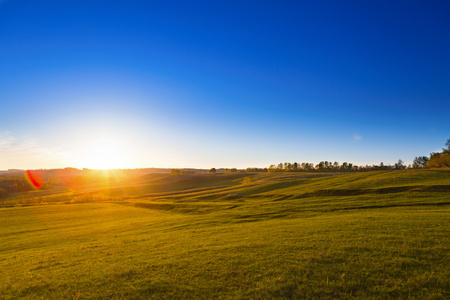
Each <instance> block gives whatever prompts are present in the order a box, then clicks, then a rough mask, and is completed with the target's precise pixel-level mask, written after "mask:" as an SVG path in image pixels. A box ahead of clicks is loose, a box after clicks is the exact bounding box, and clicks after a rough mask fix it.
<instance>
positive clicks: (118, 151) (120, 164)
mask: <svg viewBox="0 0 450 300" xmlns="http://www.w3.org/2000/svg"><path fill="white" fill-rule="evenodd" d="M81 165H82V167H83V168H88V169H118V168H126V165H127V155H126V153H125V151H124V150H123V146H122V145H121V144H120V143H119V142H117V141H114V140H107V139H102V140H99V141H97V142H95V143H93V144H91V145H90V146H89V147H87V149H86V152H85V154H84V155H83V158H82V161H81Z"/></svg>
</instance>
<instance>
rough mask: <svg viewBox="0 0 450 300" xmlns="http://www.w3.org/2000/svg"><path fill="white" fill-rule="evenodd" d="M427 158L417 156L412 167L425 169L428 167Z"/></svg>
mask: <svg viewBox="0 0 450 300" xmlns="http://www.w3.org/2000/svg"><path fill="white" fill-rule="evenodd" d="M428 160H429V159H428V157H426V156H419V157H416V158H414V161H413V164H412V167H413V168H414V169H420V168H425V167H426V166H427V165H428Z"/></svg>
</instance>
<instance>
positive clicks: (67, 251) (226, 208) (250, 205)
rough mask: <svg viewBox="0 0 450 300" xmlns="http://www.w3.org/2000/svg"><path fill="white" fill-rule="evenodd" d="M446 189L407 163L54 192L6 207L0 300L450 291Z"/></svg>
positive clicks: (441, 295) (165, 179)
mask: <svg viewBox="0 0 450 300" xmlns="http://www.w3.org/2000/svg"><path fill="white" fill-rule="evenodd" d="M243 183H245V184H243ZM156 187H157V188H156ZM449 187H450V170H417V171H415V170H405V171H392V172H368V173H359V174H322V173H319V174H317V173H316V174H313V173H278V174H267V173H264V174H216V175H208V174H198V175H176V176H169V175H161V176H157V175H153V176H147V177H141V178H138V179H135V180H133V181H122V182H114V183H111V185H110V186H107V185H106V186H105V185H97V186H95V185H90V186H85V187H80V188H78V189H77V190H76V191H74V190H68V189H67V190H66V189H64V190H61V191H60V193H61V197H60V198H58V193H57V192H56V191H54V192H53V193H50V195H51V196H52V197H53V198H54V199H55V200H54V201H53V202H51V203H60V204H54V205H36V206H27V207H7V208H2V209H0V278H1V279H2V280H0V295H1V296H0V298H4V299H19V298H28V299H38V298H39V299H41V298H44V299H48V298H50V299H63V298H64V299H75V298H76V299H148V298H156V299H160V298H164V299H173V298H201V299H203V298H207V299H216V298H217V299H220V298H239V299H241V298H251V299H254V298H257V299H261V298H270V299H272V298H280V299H284V298H324V299H332V298H381V299H389V298H391V299H398V298H411V299H414V298H415V299H448V298H449V297H450V279H449V278H450V271H449V269H450V268H448V266H449V265H450V209H449V208H450V207H449V204H450V189H449ZM111 191H113V192H111ZM40 193H44V191H36V192H33V193H31V195H37V197H41V198H43V197H47V196H48V195H47V196H45V195H43V194H40ZM46 193H47V194H49V192H46ZM118 193H120V194H121V196H120V197H117V194H118ZM80 194H81V195H83V194H88V195H97V194H102V195H104V197H103V198H95V197H92V198H89V197H85V198H83V199H85V200H86V201H88V202H91V203H72V204H68V203H70V200H71V198H73V197H77V195H80ZM20 197H23V195H21V196H20ZM96 199H97V200H98V199H100V201H98V202H95V201H96ZM10 201H11V203H13V202H12V201H14V199H11V200H10ZM46 202H50V201H46ZM72 202H73V201H72Z"/></svg>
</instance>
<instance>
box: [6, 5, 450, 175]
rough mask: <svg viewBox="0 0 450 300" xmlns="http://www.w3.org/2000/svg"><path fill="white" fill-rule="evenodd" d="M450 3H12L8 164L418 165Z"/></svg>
mask: <svg viewBox="0 0 450 300" xmlns="http://www.w3.org/2000/svg"><path fill="white" fill-rule="evenodd" d="M449 15H450V2H449V1H345V0H344V1H170V0H168V1H133V0H130V1H111V0H109V1H97V0H90V1H51V0H49V1H28V0H0V170H4V169H12V168H20V169H37V168H47V169H49V168H63V167H76V168H83V167H87V168H106V167H111V168H145V167H167V168H176V167H178V168H189V167H192V168H211V167H216V168H220V167H227V168H232V167H237V168H246V167H268V166H269V165H271V164H277V163H279V162H313V163H318V162H319V161H325V160H327V161H333V162H334V161H338V162H340V163H342V162H352V163H354V164H359V165H361V164H362V165H365V164H379V163H380V162H384V163H385V164H388V163H391V164H393V163H395V162H397V160H398V159H402V160H404V161H405V162H406V163H407V164H408V163H411V162H412V160H413V159H414V157H416V156H428V155H429V154H430V153H431V152H437V151H440V150H441V148H443V147H444V145H445V142H446V140H447V139H448V138H450V39H449V32H450V18H449V17H448V16H449Z"/></svg>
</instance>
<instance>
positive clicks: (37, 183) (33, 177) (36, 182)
mask: <svg viewBox="0 0 450 300" xmlns="http://www.w3.org/2000/svg"><path fill="white" fill-rule="evenodd" d="M25 177H26V178H27V180H28V182H29V183H30V184H31V185H32V186H33V187H34V188H35V189H40V188H41V187H42V178H41V177H40V176H38V175H37V174H35V173H34V172H32V171H31V170H26V171H25Z"/></svg>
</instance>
